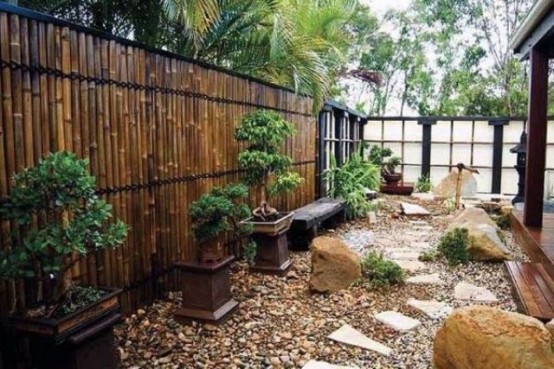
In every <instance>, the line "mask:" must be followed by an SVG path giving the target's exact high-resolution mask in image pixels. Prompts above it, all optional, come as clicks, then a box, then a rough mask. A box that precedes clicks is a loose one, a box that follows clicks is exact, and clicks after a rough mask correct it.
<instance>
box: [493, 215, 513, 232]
mask: <svg viewBox="0 0 554 369" xmlns="http://www.w3.org/2000/svg"><path fill="white" fill-rule="evenodd" d="M492 219H493V220H494V221H495V222H496V225H497V226H498V228H500V229H508V228H510V217H509V216H507V215H498V216H496V217H493V218H492Z"/></svg>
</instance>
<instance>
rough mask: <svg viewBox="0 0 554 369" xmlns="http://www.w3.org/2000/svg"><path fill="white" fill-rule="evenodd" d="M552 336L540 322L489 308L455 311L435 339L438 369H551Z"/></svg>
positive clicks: (552, 356) (553, 354)
mask: <svg viewBox="0 0 554 369" xmlns="http://www.w3.org/2000/svg"><path fill="white" fill-rule="evenodd" d="M552 340H553V337H552V335H551V333H550V332H549V331H548V330H547V329H546V328H545V326H544V325H543V324H542V323H541V322H540V321H538V320H537V319H534V318H531V317H529V316H526V315H522V314H518V313H511V312H507V311H502V310H499V309H496V308H492V307H488V306H470V307H464V308H461V309H458V310H455V311H454V312H453V313H452V314H451V315H450V316H449V317H448V318H447V319H446V320H445V322H444V325H443V326H442V327H441V328H440V329H439V330H438V332H437V334H436V336H435V343H434V349H433V363H434V365H435V368H436V369H552V368H554V352H553V351H552Z"/></svg>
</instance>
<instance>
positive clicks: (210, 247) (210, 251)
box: [198, 238, 225, 264]
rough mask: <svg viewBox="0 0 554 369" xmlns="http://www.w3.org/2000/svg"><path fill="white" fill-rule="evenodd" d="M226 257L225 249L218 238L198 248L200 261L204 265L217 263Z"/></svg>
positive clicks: (205, 242)
mask: <svg viewBox="0 0 554 369" xmlns="http://www.w3.org/2000/svg"><path fill="white" fill-rule="evenodd" d="M224 257H225V249H224V247H223V243H222V242H221V241H220V240H219V239H218V238H215V239H212V240H208V241H204V242H202V243H201V244H200V245H199V247H198V261H199V262H200V263H202V264H213V263H217V262H220V261H221V260H223V258H224Z"/></svg>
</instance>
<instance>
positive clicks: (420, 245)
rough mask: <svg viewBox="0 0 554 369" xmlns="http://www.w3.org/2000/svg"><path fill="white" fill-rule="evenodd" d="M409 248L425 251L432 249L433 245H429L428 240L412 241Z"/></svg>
mask: <svg viewBox="0 0 554 369" xmlns="http://www.w3.org/2000/svg"><path fill="white" fill-rule="evenodd" d="M410 248H411V249H414V250H424V251H427V250H429V249H432V248H433V246H431V244H430V243H429V242H426V241H422V242H412V244H411V245H410Z"/></svg>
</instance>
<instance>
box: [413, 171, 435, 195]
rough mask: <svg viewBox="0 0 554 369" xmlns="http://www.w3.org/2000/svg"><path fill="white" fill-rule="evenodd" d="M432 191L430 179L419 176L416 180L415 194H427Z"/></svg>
mask: <svg viewBox="0 0 554 369" xmlns="http://www.w3.org/2000/svg"><path fill="white" fill-rule="evenodd" d="M432 189H433V184H432V183H431V178H429V176H426V175H421V176H420V177H419V178H418V179H417V183H416V190H417V192H429V191H431V190H432Z"/></svg>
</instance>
